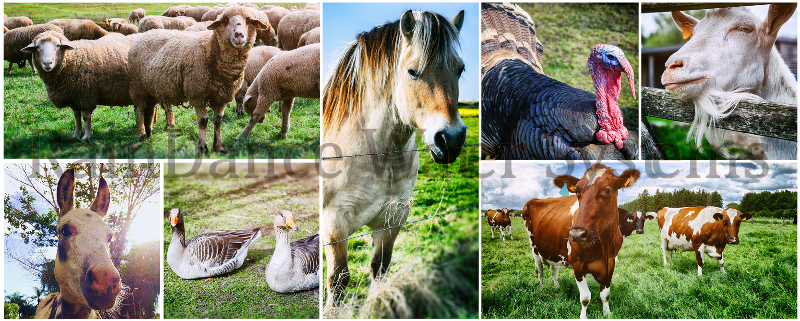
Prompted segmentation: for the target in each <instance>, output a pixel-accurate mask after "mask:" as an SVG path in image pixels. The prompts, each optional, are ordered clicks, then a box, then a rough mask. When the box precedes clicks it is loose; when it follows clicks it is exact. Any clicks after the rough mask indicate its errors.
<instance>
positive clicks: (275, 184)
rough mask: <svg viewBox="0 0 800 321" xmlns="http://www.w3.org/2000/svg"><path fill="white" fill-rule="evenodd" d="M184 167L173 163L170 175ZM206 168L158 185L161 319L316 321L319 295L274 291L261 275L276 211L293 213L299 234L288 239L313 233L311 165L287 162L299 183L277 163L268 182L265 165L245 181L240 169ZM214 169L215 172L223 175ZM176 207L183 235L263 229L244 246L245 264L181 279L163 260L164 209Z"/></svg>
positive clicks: (315, 191) (167, 232)
mask: <svg viewBox="0 0 800 321" xmlns="http://www.w3.org/2000/svg"><path fill="white" fill-rule="evenodd" d="M190 167H191V166H190V165H189V164H177V170H176V171H175V173H178V174H185V173H187V172H189V171H190ZM208 168H209V167H208V165H204V166H202V167H201V168H200V170H199V171H198V172H197V174H195V175H193V176H190V177H184V178H170V176H171V173H170V172H169V171H168V172H166V173H165V180H164V190H165V194H164V208H165V209H166V211H165V212H166V213H165V218H164V223H163V224H164V225H163V226H164V240H165V242H164V255H165V257H164V316H165V317H166V318H180V319H200V318H213V319H219V318H243V319H283V318H299V319H315V318H318V317H319V291H318V290H311V291H302V292H298V293H294V294H281V293H277V292H273V291H272V290H270V289H269V286H268V285H267V282H266V279H265V276H264V270H265V269H266V267H267V264H268V263H269V260H270V257H272V253H273V252H274V251H275V236H274V234H273V227H272V224H273V220H274V217H275V216H274V215H275V214H276V213H277V211H279V210H282V209H288V210H290V211H292V214H293V215H294V217H295V222H296V223H297V226H298V228H300V231H298V232H293V233H291V234H290V240H291V241H296V240H298V239H300V238H303V237H306V236H309V235H313V234H314V233H316V232H317V231H318V230H319V201H318V200H319V176H317V175H316V171H315V170H314V168H313V164H292V170H293V171H294V172H295V173H300V172H302V171H304V170H309V175H307V176H306V177H303V178H291V177H290V176H287V173H286V171H285V170H284V168H283V163H282V162H278V163H276V164H275V167H274V175H271V176H270V177H269V178H268V177H267V176H268V173H269V169H268V165H265V164H256V166H255V170H254V173H255V175H257V176H259V178H245V177H244V176H245V175H247V167H246V165H244V166H240V167H238V168H237V171H236V173H237V175H238V176H239V177H240V178H236V179H233V178H220V179H215V178H213V177H212V176H211V175H210V174H209V170H208ZM225 168H226V167H225V166H221V167H220V169H219V170H218V172H224V171H225ZM176 207H177V208H180V209H181V212H182V213H183V214H184V222H185V226H186V238H187V239H188V238H190V237H193V236H195V235H198V234H202V233H207V232H212V231H217V230H224V229H253V228H256V227H261V228H262V230H261V231H262V237H261V238H260V239H258V240H256V241H255V242H254V243H253V244H252V245H251V246H250V248H249V251H248V254H247V260H246V261H245V263H244V265H243V266H242V267H240V268H239V269H237V270H235V271H233V272H231V273H228V274H224V275H221V276H216V277H214V278H212V279H211V280H208V281H206V280H203V279H198V280H184V279H181V278H179V277H178V276H177V275H175V273H174V272H172V270H171V269H170V267H169V264H167V262H166V253H167V249H168V248H169V244H170V241H171V240H172V230H171V226H170V224H169V222H168V219H167V217H168V215H169V209H172V208H176Z"/></svg>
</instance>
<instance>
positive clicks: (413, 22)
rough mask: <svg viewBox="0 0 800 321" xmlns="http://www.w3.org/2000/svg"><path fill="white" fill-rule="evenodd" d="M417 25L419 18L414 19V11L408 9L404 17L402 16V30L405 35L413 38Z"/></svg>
mask: <svg viewBox="0 0 800 321" xmlns="http://www.w3.org/2000/svg"><path fill="white" fill-rule="evenodd" d="M416 26H417V19H414V13H413V12H411V10H408V11H406V13H404V14H403V17H402V18H400V30H402V31H403V36H405V37H406V38H407V39H411V37H412V36H414V28H416Z"/></svg>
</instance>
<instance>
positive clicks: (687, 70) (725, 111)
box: [661, 3, 797, 159]
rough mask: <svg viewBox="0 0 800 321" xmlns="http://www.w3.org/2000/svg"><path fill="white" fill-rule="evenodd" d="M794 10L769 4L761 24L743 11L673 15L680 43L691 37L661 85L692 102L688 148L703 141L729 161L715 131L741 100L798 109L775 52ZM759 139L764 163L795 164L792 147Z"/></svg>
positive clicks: (788, 75) (790, 78)
mask: <svg viewBox="0 0 800 321" xmlns="http://www.w3.org/2000/svg"><path fill="white" fill-rule="evenodd" d="M796 8H797V4H796V3H781V4H771V5H770V7H769V14H768V16H767V19H766V20H764V21H760V20H759V19H758V18H756V17H755V16H754V15H753V14H752V13H751V12H750V10H749V9H747V8H744V7H735V8H721V9H712V10H708V11H706V16H705V17H704V18H703V19H702V20H697V19H695V18H693V17H691V16H688V15H686V14H684V13H682V12H680V11H673V12H672V19H673V20H674V21H675V24H676V25H678V28H680V29H681V30H682V31H683V37H684V39H686V38H689V37H690V36H691V40H689V42H687V43H686V44H685V45H683V47H681V49H680V50H678V52H676V53H674V54H672V56H670V57H669V59H668V60H667V63H666V67H667V69H666V70H665V71H664V74H663V75H662V76H661V83H663V84H664V85H665V86H666V88H667V90H668V91H669V92H670V93H671V94H672V95H673V96H675V97H677V98H679V99H691V100H693V102H694V105H695V117H694V121H693V122H692V127H691V128H690V129H689V134H688V135H687V137H686V141H687V143H688V142H691V140H692V138H693V137H694V138H695V139H694V142H695V144H696V145H697V147H698V148H700V146H701V144H702V142H703V137H704V136H706V137H707V139H708V142H709V143H710V144H711V145H713V146H715V147H716V148H718V150H719V151H720V152H721V153H722V154H723V155H724V156H727V150H726V149H725V148H722V144H723V143H724V136H725V133H726V132H727V131H725V130H721V129H717V128H713V126H714V123H715V122H716V121H718V120H720V119H722V118H725V117H727V116H728V115H730V114H731V113H732V112H733V109H734V108H735V107H736V105H737V104H738V102H739V101H741V100H745V99H748V100H767V101H771V102H778V103H783V104H791V105H797V80H796V79H795V77H794V75H793V74H792V72H791V71H790V70H789V67H787V66H786V63H784V61H783V59H782V58H781V56H780V54H779V53H778V50H777V49H776V48H775V39H776V38H777V36H778V30H779V29H780V27H781V26H782V25H783V24H784V23H786V21H788V20H789V18H791V17H792V14H793V13H794V11H795V9H796ZM759 138H760V141H761V143H762V144H763V145H762V146H763V147H764V149H765V152H766V156H767V159H797V143H796V142H792V141H786V140H780V139H776V138H770V137H759ZM745 147H747V146H745Z"/></svg>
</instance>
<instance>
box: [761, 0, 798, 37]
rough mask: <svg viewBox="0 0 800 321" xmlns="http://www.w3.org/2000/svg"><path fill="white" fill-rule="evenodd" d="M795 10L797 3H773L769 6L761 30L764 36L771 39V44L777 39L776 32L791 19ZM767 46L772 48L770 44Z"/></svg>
mask: <svg viewBox="0 0 800 321" xmlns="http://www.w3.org/2000/svg"><path fill="white" fill-rule="evenodd" d="M795 9H797V3H774V4H771V5H769V13H768V14H767V20H764V22H763V23H762V25H761V28H762V30H764V33H765V35H766V36H768V37H769V38H770V39H773V41H772V42H774V39H775V38H777V37H778V30H780V29H781V26H782V25H783V24H784V23H786V21H789V19H790V18H791V17H792V14H794V11H795ZM769 45H770V47H772V43H770V44H769Z"/></svg>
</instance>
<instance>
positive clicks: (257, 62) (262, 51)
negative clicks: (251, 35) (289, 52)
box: [235, 46, 282, 116]
mask: <svg viewBox="0 0 800 321" xmlns="http://www.w3.org/2000/svg"><path fill="white" fill-rule="evenodd" d="M281 52H282V50H281V49H280V48H277V47H270V46H258V47H253V49H251V50H250V55H249V56H248V57H247V66H246V67H245V68H244V81H242V86H241V87H239V91H238V92H236V97H235V100H236V114H238V115H239V116H241V115H244V105H243V104H242V102H243V101H244V95H245V94H246V93H247V88H248V87H250V84H252V83H253V80H254V79H255V78H256V76H258V72H259V71H261V68H262V67H264V65H265V64H267V61H269V60H270V59H272V57H274V56H275V55H278V54H280V53H281Z"/></svg>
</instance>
